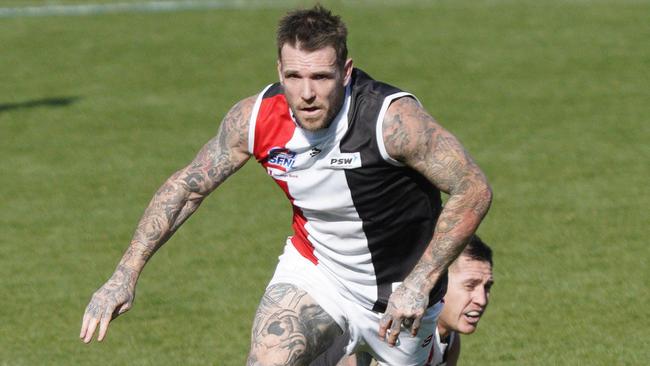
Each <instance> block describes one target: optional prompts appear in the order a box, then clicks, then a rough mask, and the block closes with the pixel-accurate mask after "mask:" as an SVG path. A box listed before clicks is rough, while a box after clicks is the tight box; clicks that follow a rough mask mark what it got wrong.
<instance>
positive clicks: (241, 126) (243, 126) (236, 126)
mask: <svg viewBox="0 0 650 366" xmlns="http://www.w3.org/2000/svg"><path fill="white" fill-rule="evenodd" d="M256 99H257V95H253V96H250V97H248V98H244V99H242V100H240V101H239V102H237V103H236V104H235V105H234V106H233V107H232V108H230V110H229V111H228V113H227V114H226V116H225V117H224V118H223V120H222V121H221V125H220V126H219V135H222V136H221V137H222V139H221V141H220V142H222V143H226V144H227V145H228V146H230V147H235V148H239V147H241V148H242V149H243V150H246V149H247V146H248V127H249V125H250V118H251V114H252V113H253V108H254V105H255V101H256ZM215 142H217V141H215Z"/></svg>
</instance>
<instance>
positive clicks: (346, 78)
mask: <svg viewBox="0 0 650 366" xmlns="http://www.w3.org/2000/svg"><path fill="white" fill-rule="evenodd" d="M353 68H354V65H353V63H352V59H351V58H349V59H347V60H346V61H345V65H344V66H343V86H348V84H350V79H352V69H353Z"/></svg>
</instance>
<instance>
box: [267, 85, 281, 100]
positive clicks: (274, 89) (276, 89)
mask: <svg viewBox="0 0 650 366" xmlns="http://www.w3.org/2000/svg"><path fill="white" fill-rule="evenodd" d="M283 93H284V88H283V87H282V84H280V83H275V84H273V85H271V86H270V87H269V88H268V89H266V92H265V93H264V98H271V97H274V96H276V95H278V94H283Z"/></svg>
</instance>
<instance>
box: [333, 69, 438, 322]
mask: <svg viewBox="0 0 650 366" xmlns="http://www.w3.org/2000/svg"><path fill="white" fill-rule="evenodd" d="M398 92H401V90H399V89H397V88H395V87H392V86H390V85H387V84H384V83H381V82H377V81H375V80H373V79H371V78H370V76H368V75H367V74H365V73H364V72H363V71H361V70H359V69H354V70H353V73H352V97H351V100H352V101H351V105H350V111H349V114H348V120H349V127H348V131H347V133H346V135H345V136H344V137H343V139H342V140H341V145H340V147H341V152H343V153H352V152H359V153H360V155H361V162H362V168H358V169H347V170H346V171H345V176H346V179H347V182H348V186H349V187H350V191H351V193H352V200H353V202H354V206H355V207H356V209H357V212H358V214H359V216H360V218H361V219H362V221H363V230H364V232H365V234H366V237H367V239H368V247H369V250H370V253H371V256H372V263H373V265H374V269H375V274H376V276H377V286H378V294H377V295H378V296H377V298H378V300H377V302H376V303H375V306H374V308H373V310H375V311H381V312H383V311H385V309H386V305H387V303H388V297H389V296H390V294H391V292H392V283H393V282H401V281H402V280H403V279H404V278H405V277H406V276H407V275H408V274H409V273H410V272H411V270H412V269H413V267H414V266H415V264H416V263H417V261H418V260H419V259H420V258H421V256H422V253H423V252H424V250H425V248H426V247H427V245H428V244H429V242H430V241H431V238H432V235H433V230H434V226H435V222H436V220H437V218H438V215H439V214H440V211H441V207H442V201H441V198H440V192H439V191H438V189H436V188H435V187H434V186H433V185H432V184H431V183H430V182H429V181H428V180H427V179H426V178H424V177H423V176H422V175H420V174H419V173H417V172H415V171H414V170H412V169H410V168H408V167H398V166H394V165H392V164H390V163H388V162H386V161H385V160H384V159H383V157H382V156H381V153H380V151H379V146H378V143H377V138H376V127H377V118H378V116H379V112H380V109H381V106H382V103H383V102H384V99H385V97H386V96H388V95H391V94H394V93H398ZM446 287H447V277H446V274H445V275H444V276H443V278H441V280H440V281H438V283H437V284H436V286H435V288H434V289H433V291H432V293H431V301H432V303H431V305H432V304H433V303H435V302H437V301H439V300H440V299H441V298H442V296H443V295H444V292H445V291H446Z"/></svg>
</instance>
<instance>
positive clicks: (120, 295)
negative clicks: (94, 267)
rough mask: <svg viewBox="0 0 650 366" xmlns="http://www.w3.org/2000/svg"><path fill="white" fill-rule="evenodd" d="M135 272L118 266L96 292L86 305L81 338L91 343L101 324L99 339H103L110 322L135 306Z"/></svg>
mask: <svg viewBox="0 0 650 366" xmlns="http://www.w3.org/2000/svg"><path fill="white" fill-rule="evenodd" d="M134 272H135V271H133V270H131V269H128V268H125V267H123V266H118V268H117V270H116V271H115V273H113V276H112V277H111V278H110V279H109V280H108V281H107V282H106V283H105V284H104V285H103V286H102V287H101V288H99V289H98V290H97V291H95V293H94V294H93V297H92V298H91V299H90V303H88V306H87V307H86V311H85V313H84V317H83V321H82V323H81V333H79V338H81V339H82V341H83V342H84V343H90V341H91V340H92V338H93V336H94V334H95V330H97V326H98V325H99V333H98V335H97V340H98V341H102V340H103V339H104V337H105V336H106V331H107V330H108V323H109V322H110V321H111V320H113V319H115V318H116V317H117V316H118V315H120V314H123V313H124V312H126V311H128V310H129V309H130V308H131V307H132V306H133V300H134V298H135V280H134V277H135V276H134Z"/></svg>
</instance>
